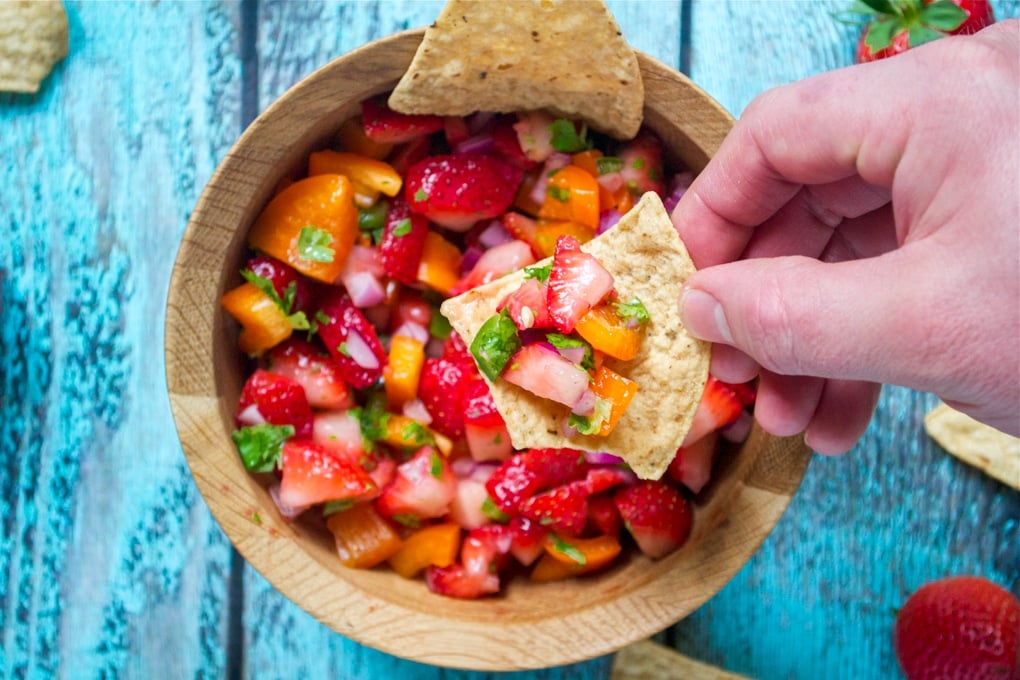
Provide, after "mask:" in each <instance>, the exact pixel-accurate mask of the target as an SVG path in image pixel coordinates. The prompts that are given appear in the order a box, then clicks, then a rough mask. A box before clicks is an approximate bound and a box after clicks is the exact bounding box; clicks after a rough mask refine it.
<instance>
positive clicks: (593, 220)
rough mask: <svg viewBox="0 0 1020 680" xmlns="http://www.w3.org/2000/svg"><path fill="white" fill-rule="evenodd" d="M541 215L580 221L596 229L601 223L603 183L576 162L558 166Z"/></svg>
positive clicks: (550, 180) (549, 217)
mask: <svg viewBox="0 0 1020 680" xmlns="http://www.w3.org/2000/svg"><path fill="white" fill-rule="evenodd" d="M538 216H539V217H543V218H545V219H549V220H568V221H570V222H576V223H578V224H583V225H584V226H586V227H588V228H589V229H591V230H592V231H595V230H596V229H597V228H598V226H599V183H598V182H597V181H596V180H595V177H593V176H592V175H591V174H590V173H588V172H587V171H585V170H583V169H582V168H580V167H578V166H576V165H568V166H566V167H564V168H560V169H559V170H556V171H555V172H554V173H553V174H552V175H551V176H550V177H549V180H548V184H547V186H546V190H545V201H543V203H542V207H541V208H539V209H538Z"/></svg>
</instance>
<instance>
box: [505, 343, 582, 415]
mask: <svg viewBox="0 0 1020 680" xmlns="http://www.w3.org/2000/svg"><path fill="white" fill-rule="evenodd" d="M502 377H503V379H504V380H506V381H507V382H509V383H512V384H514V385H517V386H518V387H520V388H522V389H525V390H527V391H528V392H531V393H532V394H535V395H537V396H539V397H542V398H543V399H550V400H552V401H555V402H556V403H559V404H564V405H566V406H569V407H571V408H573V407H574V406H575V405H576V404H578V403H579V402H580V401H581V399H582V397H584V395H585V393H586V392H588V391H589V390H588V384H589V381H590V377H589V376H588V373H587V372H586V371H585V370H584V369H583V368H581V367H580V366H577V365H575V364H573V363H572V362H571V361H570V360H569V359H565V358H564V357H563V356H561V355H560V353H559V352H557V351H556V349H555V348H553V347H552V346H551V345H549V346H546V345H544V344H539V343H534V344H530V345H525V346H524V347H522V348H520V349H519V350H517V352H515V353H514V355H513V356H512V357H510V361H509V362H508V363H507V365H506V368H505V369H503V374H502Z"/></svg>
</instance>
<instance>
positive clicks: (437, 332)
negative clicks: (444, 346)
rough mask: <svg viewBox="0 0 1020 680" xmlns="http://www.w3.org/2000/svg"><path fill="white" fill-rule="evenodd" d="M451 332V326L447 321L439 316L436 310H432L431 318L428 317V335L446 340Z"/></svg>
mask: <svg viewBox="0 0 1020 680" xmlns="http://www.w3.org/2000/svg"><path fill="white" fill-rule="evenodd" d="M452 331H453V326H451V325H450V321H449V319H447V318H446V317H445V316H443V315H442V314H440V313H439V310H438V309H433V310H432V316H431V317H429V335H431V336H432V337H434V338H439V339H440V340H446V339H447V338H448V337H450V333H451V332H452Z"/></svg>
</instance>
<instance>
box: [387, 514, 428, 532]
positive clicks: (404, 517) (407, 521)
mask: <svg viewBox="0 0 1020 680" xmlns="http://www.w3.org/2000/svg"><path fill="white" fill-rule="evenodd" d="M390 519H392V520H393V521H394V522H396V523H398V524H403V525H404V526H405V527H407V528H408V529H417V528H419V527H420V526H421V517H419V516H418V515H414V514H412V513H409V512H407V513H401V514H398V515H393V517H391V518H390Z"/></svg>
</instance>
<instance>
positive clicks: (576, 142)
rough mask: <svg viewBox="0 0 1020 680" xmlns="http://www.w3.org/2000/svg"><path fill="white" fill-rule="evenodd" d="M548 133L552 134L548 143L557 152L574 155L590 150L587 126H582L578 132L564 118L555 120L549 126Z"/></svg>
mask: <svg viewBox="0 0 1020 680" xmlns="http://www.w3.org/2000/svg"><path fill="white" fill-rule="evenodd" d="M549 132H551V133H552V139H551V140H550V142H549V143H550V144H552V147H553V148H554V149H556V150H557V151H562V152H564V153H575V152H577V151H585V150H586V149H590V148H591V142H589V141H588V126H587V125H582V126H581V131H580V132H578V130H577V126H575V125H574V123H573V122H572V121H569V120H566V119H565V118H557V119H556V120H555V121H553V123H552V125H550V126H549Z"/></svg>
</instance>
